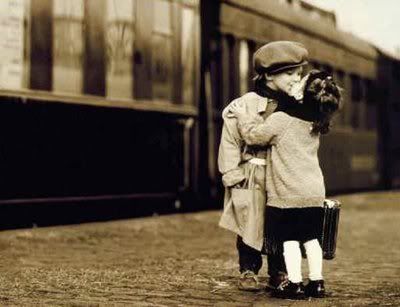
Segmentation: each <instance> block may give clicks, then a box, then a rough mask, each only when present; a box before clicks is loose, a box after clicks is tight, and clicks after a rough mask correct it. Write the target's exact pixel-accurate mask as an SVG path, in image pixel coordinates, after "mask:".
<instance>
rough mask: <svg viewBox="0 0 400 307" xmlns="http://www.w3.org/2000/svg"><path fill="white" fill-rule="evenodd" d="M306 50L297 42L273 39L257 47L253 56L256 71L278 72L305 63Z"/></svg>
mask: <svg viewBox="0 0 400 307" xmlns="http://www.w3.org/2000/svg"><path fill="white" fill-rule="evenodd" d="M307 59H308V51H307V49H306V48H305V46H304V45H303V44H301V43H298V42H291V41H275V42H271V43H268V44H266V45H264V46H262V47H261V48H259V49H258V50H257V51H256V52H255V53H254V57H253V64H254V69H255V71H256V72H257V73H259V74H263V73H270V74H274V73H278V72H281V71H284V70H286V69H290V68H293V67H298V66H302V65H305V64H307Z"/></svg>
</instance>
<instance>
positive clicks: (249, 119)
mask: <svg viewBox="0 0 400 307" xmlns="http://www.w3.org/2000/svg"><path fill="white" fill-rule="evenodd" d="M290 120H291V119H290V117H289V116H288V115H286V114H285V113H283V112H276V113H273V114H271V115H270V116H269V117H268V118H267V119H266V120H265V121H264V122H262V123H260V122H259V121H258V120H257V116H254V115H251V114H240V115H238V129H239V132H240V135H241V137H242V138H243V140H244V141H245V142H246V144H248V145H269V144H276V141H277V138H278V137H279V136H280V135H282V134H283V132H284V131H285V129H286V127H287V126H288V124H289V122H290Z"/></svg>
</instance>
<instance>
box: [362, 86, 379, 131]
mask: <svg viewBox="0 0 400 307" xmlns="http://www.w3.org/2000/svg"><path fill="white" fill-rule="evenodd" d="M365 86H366V128H367V129H368V130H375V129H376V127H377V116H378V115H377V106H376V88H375V84H374V82H373V81H371V80H366V81H365Z"/></svg>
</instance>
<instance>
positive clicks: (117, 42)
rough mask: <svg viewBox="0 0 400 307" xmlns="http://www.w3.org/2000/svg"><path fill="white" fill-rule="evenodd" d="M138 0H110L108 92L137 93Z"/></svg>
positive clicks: (108, 11)
mask: <svg viewBox="0 0 400 307" xmlns="http://www.w3.org/2000/svg"><path fill="white" fill-rule="evenodd" d="M135 12H136V1H135V0H107V26H106V39H105V41H106V50H107V53H106V58H107V61H106V65H107V68H106V95H107V96H109V97H124V98H131V97H132V96H133V82H134V80H133V66H132V65H133V61H132V54H133V48H134V41H135Z"/></svg>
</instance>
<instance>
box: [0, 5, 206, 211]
mask: <svg viewBox="0 0 400 307" xmlns="http://www.w3.org/2000/svg"><path fill="white" fill-rule="evenodd" d="M0 12H1V13H0V19H1V26H0V27H1V31H0V36H1V39H0V41H1V42H0V44H1V50H2V59H1V60H0V64H1V65H0V71H1V74H0V125H1V129H0V130H1V132H0V133H1V136H0V142H1V144H0V148H1V149H0V169H1V176H0V205H3V206H4V205H6V204H8V205H15V206H17V205H18V204H21V203H28V204H32V203H48V204H56V203H60V202H74V203H76V202H82V201H91V200H93V201H102V200H110V201H113V202H115V201H117V200H121V199H122V200H127V201H129V202H131V203H132V202H134V203H139V202H141V203H145V204H146V202H147V201H149V202H152V203H154V202H159V203H164V204H165V208H166V210H169V211H171V210H172V209H171V208H175V207H176V208H179V207H180V206H181V199H182V198H184V196H182V195H187V194H188V193H189V190H191V189H193V187H195V186H196V182H195V181H196V180H197V178H198V174H197V172H198V167H197V165H196V164H195V162H196V161H197V160H198V159H197V158H196V152H195V151H196V148H197V145H196V144H197V143H198V142H196V141H195V139H194V138H195V137H197V135H198V131H197V130H198V128H197V127H196V122H197V118H198V105H197V102H198V97H199V87H200V86H199V84H200V70H199V67H200V52H199V48H200V37H199V35H200V15H199V1H198V0H176V1H172V0H71V1H63V0H2V1H1V4H0ZM192 194H193V193H192ZM133 207H134V206H132V208H133ZM132 210H134V209H132Z"/></svg>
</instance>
